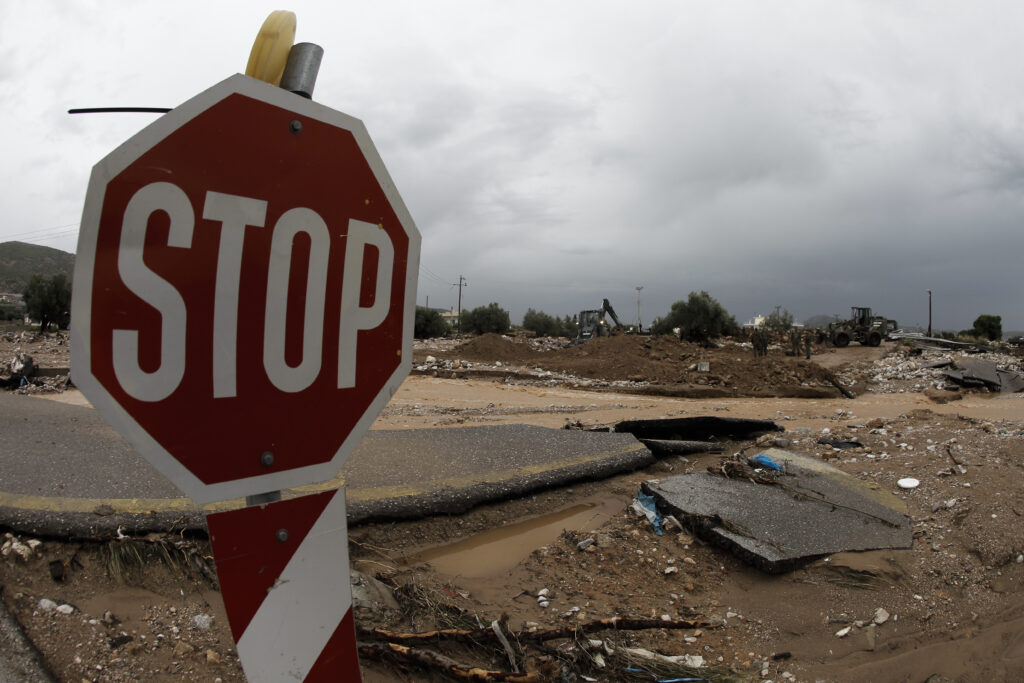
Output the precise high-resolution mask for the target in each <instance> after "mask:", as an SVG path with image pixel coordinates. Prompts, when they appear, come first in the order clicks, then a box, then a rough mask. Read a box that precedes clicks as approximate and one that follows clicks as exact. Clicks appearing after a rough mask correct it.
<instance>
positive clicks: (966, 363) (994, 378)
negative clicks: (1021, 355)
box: [943, 358, 1024, 393]
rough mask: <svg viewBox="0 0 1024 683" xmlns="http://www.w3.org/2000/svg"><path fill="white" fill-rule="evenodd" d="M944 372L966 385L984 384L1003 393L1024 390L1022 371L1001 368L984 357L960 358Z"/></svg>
mask: <svg viewBox="0 0 1024 683" xmlns="http://www.w3.org/2000/svg"><path fill="white" fill-rule="evenodd" d="M943 374H944V375H945V376H946V379H949V380H951V381H953V382H956V383H957V384H959V385H961V386H964V387H980V386H984V387H987V388H988V389H989V390H990V391H998V392H1001V393H1016V392H1019V391H1024V377H1022V376H1021V374H1020V373H1017V372H1012V371H1009V370H1000V369H999V368H998V367H997V366H996V364H995V363H993V362H992V361H989V360H984V359H982V358H958V359H957V360H956V361H954V362H953V363H952V368H951V369H949V370H946V372H945V373H943Z"/></svg>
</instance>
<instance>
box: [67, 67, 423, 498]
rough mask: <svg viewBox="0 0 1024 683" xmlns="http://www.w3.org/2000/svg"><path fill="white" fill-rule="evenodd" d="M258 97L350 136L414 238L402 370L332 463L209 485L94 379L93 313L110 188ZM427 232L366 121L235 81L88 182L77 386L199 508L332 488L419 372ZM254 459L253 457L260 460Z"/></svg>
mask: <svg viewBox="0 0 1024 683" xmlns="http://www.w3.org/2000/svg"><path fill="white" fill-rule="evenodd" d="M236 93H237V94H240V95H244V96H246V97H251V98H253V99H256V100H260V101H262V102H266V103H267V104H271V105H274V106H277V107H281V108H284V109H286V110H289V111H293V112H295V113H296V114H298V115H300V116H305V117H307V118H311V119H316V120H318V121H322V122H324V123H326V124H329V125H332V126H336V127H338V128H342V129H344V130H348V131H350V132H351V133H352V135H353V136H354V137H355V140H356V143H357V144H358V145H359V149H360V150H361V151H362V153H363V156H364V157H365V158H366V161H367V163H368V164H369V166H370V169H371V170H372V171H373V174H374V176H375V177H376V180H377V182H378V183H379V184H380V187H381V189H382V190H383V191H384V194H385V195H386V196H387V198H388V201H389V203H390V204H391V207H392V209H393V210H394V212H395V215H396V216H397V217H398V220H399V222H400V223H401V224H402V226H403V228H404V229H405V232H406V234H407V235H408V237H409V254H408V260H407V265H406V281H405V310H404V312H403V332H404V333H403V337H402V358H401V362H400V364H399V366H398V368H397V369H396V370H395V372H394V373H392V375H391V376H390V377H389V378H388V380H387V381H386V382H385V384H384V386H383V388H382V389H381V390H380V391H379V392H378V393H377V395H376V396H375V397H374V399H373V401H372V402H371V403H370V405H369V406H368V407H367V409H366V411H364V413H363V416H362V417H361V418H360V419H359V421H358V422H357V423H356V424H355V426H354V427H353V429H352V431H351V432H350V434H349V436H348V438H346V439H345V441H344V442H343V443H342V445H341V447H340V448H339V449H338V451H337V452H336V453H335V454H334V456H333V457H332V458H331V459H330V460H329V461H327V462H325V463H321V464H318V465H309V466H306V467H300V468H296V469H291V470H283V471H279V472H272V473H269V474H263V475H257V476H253V477H247V478H243V479H237V480H233V481H227V482H220V483H216V484H206V483H204V482H203V481H201V480H200V479H199V478H198V477H196V476H195V475H194V474H192V473H191V472H190V471H189V470H188V469H187V468H186V467H185V466H184V465H182V464H181V463H180V462H178V460H177V459H175V458H174V457H173V456H172V455H171V454H170V453H169V452H168V451H167V450H166V449H165V448H164V447H163V446H161V445H160V444H159V443H158V442H157V441H156V440H155V439H154V438H153V437H152V436H150V435H149V433H148V432H146V430H145V429H143V428H142V426H141V425H139V424H138V422H136V421H135V419H134V418H133V417H132V416H131V415H130V414H129V413H128V412H127V411H126V410H125V409H124V408H123V407H122V406H121V405H120V404H119V403H118V402H117V401H116V400H114V398H113V397H112V396H111V394H110V393H109V392H108V391H107V390H106V388H105V387H104V386H103V385H102V384H101V383H100V382H99V380H97V379H96V378H95V377H94V376H93V374H92V364H91V360H90V359H91V352H92V349H91V330H92V328H91V322H92V321H91V309H92V297H93V292H92V283H93V274H94V271H95V265H96V262H95V254H96V240H97V236H98V232H99V222H100V214H101V212H102V208H103V200H104V196H105V193H106V187H107V184H108V183H109V182H110V181H111V180H112V179H113V178H115V177H116V176H117V175H118V174H119V173H121V172H122V171H124V170H125V169H126V168H128V166H130V165H131V164H132V163H134V162H135V161H136V160H137V159H138V158H139V157H141V156H142V155H143V154H145V153H146V152H148V151H149V150H150V149H152V148H153V147H154V146H155V145H156V144H158V143H159V142H160V141H162V140H163V139H165V138H166V137H167V136H168V135H170V134H172V133H173V132H174V131H176V130H178V129H179V128H181V127H182V126H184V125H185V124H186V123H188V122H189V121H191V120H192V119H194V118H195V117H196V116H198V115H199V114H201V113H202V112H204V111H206V110H207V109H209V108H210V107H212V106H213V105H215V104H216V103H218V102H220V101H221V100H223V99H225V98H227V97H229V96H230V95H233V94H236ZM420 241H421V237H420V232H419V229H418V228H417V227H416V224H415V223H414V222H413V220H412V216H411V215H410V213H409V210H408V208H407V207H406V206H405V202H403V201H402V198H401V196H400V195H399V194H398V189H397V188H396V187H395V183H394V181H393V180H392V179H391V176H390V175H389V174H388V172H387V169H386V168H385V166H384V162H383V160H381V158H380V155H379V154H378V153H377V149H376V147H375V146H374V144H373V141H372V140H371V139H370V135H369V133H368V132H367V130H366V127H365V126H364V125H363V123H362V121H360V120H358V119H355V118H352V117H351V116H348V115H346V114H342V113H341V112H338V111H335V110H334V109H331V108H329V107H326V106H324V105H321V104H318V103H316V102H313V101H311V100H307V99H305V98H304V97H301V96H299V95H295V94H293V93H291V92H288V91H287V90H282V89H281V88H277V87H275V86H272V85H269V84H266V83H263V82H262V81H257V80H255V79H253V78H249V77H248V76H243V75H242V74H235V75H234V76H231V77H229V78H227V79H225V80H223V81H221V82H220V83H218V84H216V85H214V86H213V87H211V88H209V89H207V90H205V91H203V92H201V93H199V94H198V95H196V96H195V97H193V98H191V99H190V100H188V101H187V102H185V103H183V104H182V105H180V106H178V107H176V108H174V109H172V110H171V111H170V112H168V113H167V114H165V115H164V116H162V117H160V118H159V119H157V120H156V121H154V122H153V123H152V124H150V125H149V126H147V127H146V128H144V129H142V130H141V131H139V132H138V133H137V134H135V135H134V136H132V137H131V138H129V139H128V140H127V141H125V142H124V143H123V144H121V145H120V146H119V147H118V148H117V149H115V150H114V151H113V152H111V153H110V154H108V155H107V156H106V157H104V158H103V159H102V160H101V161H99V162H98V163H97V164H96V165H95V166H94V167H93V169H92V174H91V175H90V176H89V186H88V190H87V192H86V199H85V207H84V209H83V211H82V224H81V229H80V230H79V234H78V248H77V255H76V258H75V274H74V281H73V286H74V289H73V297H72V303H71V374H72V379H73V381H74V383H75V385H76V386H77V387H78V388H79V389H81V391H82V393H83V394H85V396H86V398H88V399H89V401H90V402H91V403H92V404H93V406H95V408H96V409H97V410H98V411H99V413H100V414H101V415H102V416H103V417H104V418H106V420H107V421H108V422H110V424H111V425H112V426H113V427H114V428H115V429H116V430H117V431H118V432H119V433H120V434H121V435H122V436H123V437H124V438H125V439H126V440H127V441H128V442H129V443H130V444H131V445H132V446H133V447H134V448H135V449H136V450H137V451H138V452H139V454H140V455H142V456H143V457H144V458H145V459H146V460H148V461H149V462H150V463H151V464H152V465H153V466H154V467H156V469H157V470H158V471H160V473H161V474H163V475H164V476H165V477H167V478H168V479H170V480H171V482H172V483H173V484H174V485H175V486H177V487H178V488H179V489H181V491H182V492H183V493H185V494H186V495H188V496H189V497H191V498H192V499H193V500H195V501H196V502H197V503H199V504H200V505H203V504H206V503H211V502H215V501H221V500H227V499H231V498H239V497H243V496H250V495H256V494H260V493H266V492H268V491H276V490H281V489H288V488H293V487H295V486H303V485H306V484H312V483H318V482H322V481H327V480H329V479H332V478H334V477H335V476H337V474H338V471H339V470H340V469H341V466H342V465H344V463H345V461H346V460H348V458H349V457H350V456H351V455H352V452H353V451H354V450H355V447H356V445H357V444H358V443H359V441H360V440H361V439H362V438H363V436H364V435H365V434H366V432H367V431H368V430H369V428H370V425H371V424H372V423H373V421H374V420H375V419H376V417H377V415H378V414H379V413H380V411H381V410H383V408H384V406H385V405H387V403H388V401H389V400H391V397H392V396H393V395H394V393H395V392H396V391H398V388H399V386H401V384H402V381H403V380H404V379H405V378H406V377H407V376H408V374H409V371H410V370H411V368H412V337H413V326H414V324H415V315H416V285H417V281H418V279H419V261H420ZM257 456H258V454H254V456H253V457H257Z"/></svg>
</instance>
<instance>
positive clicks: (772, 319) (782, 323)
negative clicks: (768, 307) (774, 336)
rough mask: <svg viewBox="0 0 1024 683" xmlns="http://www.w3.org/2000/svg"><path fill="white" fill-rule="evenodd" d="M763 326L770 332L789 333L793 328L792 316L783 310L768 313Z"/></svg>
mask: <svg viewBox="0 0 1024 683" xmlns="http://www.w3.org/2000/svg"><path fill="white" fill-rule="evenodd" d="M764 326H765V327H767V328H768V329H769V330H771V331H772V332H780V333H784V332H789V330H790V328H792V327H793V314H792V313H790V312H789V311H787V310H786V309H785V308H783V309H782V311H781V312H780V311H775V312H774V313H770V314H769V315H768V317H767V318H765V319H764Z"/></svg>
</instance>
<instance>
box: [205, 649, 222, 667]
mask: <svg viewBox="0 0 1024 683" xmlns="http://www.w3.org/2000/svg"><path fill="white" fill-rule="evenodd" d="M206 663H207V664H220V655H219V654H217V653H216V652H214V651H213V650H207V651H206Z"/></svg>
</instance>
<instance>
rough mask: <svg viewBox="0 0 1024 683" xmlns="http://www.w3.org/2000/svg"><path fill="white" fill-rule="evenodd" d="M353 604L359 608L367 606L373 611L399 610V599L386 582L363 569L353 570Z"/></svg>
mask: <svg viewBox="0 0 1024 683" xmlns="http://www.w3.org/2000/svg"><path fill="white" fill-rule="evenodd" d="M350 581H351V583H352V605H353V606H355V607H357V608H360V607H362V608H365V609H369V610H373V611H381V610H385V609H389V610H397V609H398V608H399V606H398V601H397V600H395V595H394V593H393V592H392V591H391V589H390V588H389V587H388V586H387V585H386V584H384V583H382V582H380V581H378V580H377V579H375V578H373V577H372V576H370V575H368V574H364V573H363V572H361V571H357V570H352V574H351V579H350Z"/></svg>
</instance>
